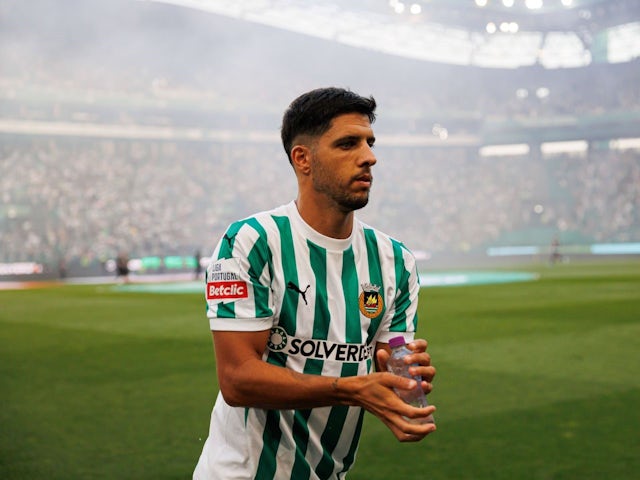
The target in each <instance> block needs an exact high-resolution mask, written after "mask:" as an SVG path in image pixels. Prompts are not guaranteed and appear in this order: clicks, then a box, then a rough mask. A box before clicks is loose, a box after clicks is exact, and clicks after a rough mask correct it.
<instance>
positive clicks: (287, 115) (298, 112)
mask: <svg viewBox="0 0 640 480" xmlns="http://www.w3.org/2000/svg"><path fill="white" fill-rule="evenodd" d="M375 110H376V101H375V99H374V98H373V97H369V98H366V97H361V96H360V95H358V94H356V93H354V92H352V91H350V90H346V89H344V88H335V87H329V88H318V89H315V90H311V91H310V92H307V93H304V94H302V95H300V96H299V97H298V98H296V99H295V100H294V101H293V102H291V105H289V108H287V110H286V111H285V112H284V116H283V118H282V127H281V129H280V136H281V138H282V146H283V147H284V150H285V152H287V157H288V158H289V163H291V149H292V148H293V141H294V140H295V138H296V137H297V136H299V135H311V136H318V135H322V134H323V133H325V132H326V131H327V130H329V128H330V127H331V121H332V120H333V119H334V118H335V117H337V116H338V115H343V114H345V113H361V114H363V115H366V116H367V117H369V122H370V123H373V122H375V120H376V114H375Z"/></svg>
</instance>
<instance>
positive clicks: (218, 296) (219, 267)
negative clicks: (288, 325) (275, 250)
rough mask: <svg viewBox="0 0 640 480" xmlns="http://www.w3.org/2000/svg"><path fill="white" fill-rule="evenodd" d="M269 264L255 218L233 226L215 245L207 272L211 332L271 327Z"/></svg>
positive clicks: (266, 250)
mask: <svg viewBox="0 0 640 480" xmlns="http://www.w3.org/2000/svg"><path fill="white" fill-rule="evenodd" d="M271 265H272V262H271V255H270V250H269V246H268V242H267V238H266V233H265V232H264V230H263V229H262V227H261V226H260V224H259V223H258V222H257V221H256V220H255V219H248V220H244V221H241V222H236V223H234V224H232V225H231V226H230V227H229V228H228V229H227V231H226V232H225V234H224V235H223V237H222V238H221V239H220V241H219V242H218V245H217V246H216V249H215V251H214V254H213V256H212V257H211V262H210V263H209V266H208V268H207V272H206V291H205V297H206V301H207V317H208V319H209V325H210V328H211V330H232V331H260V330H266V329H268V328H271V326H272V323H273V316H274V305H273V295H272V294H271V288H270V284H271V270H272V267H271Z"/></svg>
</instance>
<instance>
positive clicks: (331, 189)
mask: <svg viewBox="0 0 640 480" xmlns="http://www.w3.org/2000/svg"><path fill="white" fill-rule="evenodd" d="M317 173H321V174H320V175H318V174H317ZM324 173H325V172H324V171H322V172H318V171H316V175H314V177H313V188H314V189H315V190H316V191H317V192H319V193H322V194H324V195H326V196H327V197H328V198H329V199H331V200H332V201H333V203H335V204H336V205H337V206H338V208H340V210H342V211H343V212H345V213H349V212H352V211H354V210H359V209H361V208H363V207H364V206H366V205H367V203H369V190H364V191H362V192H361V193H351V192H349V191H348V188H349V184H350V183H349V184H348V185H346V186H343V185H341V184H339V183H337V182H336V181H335V179H331V178H328V177H327V176H326V175H324ZM351 181H352V180H350V181H349V182H351Z"/></svg>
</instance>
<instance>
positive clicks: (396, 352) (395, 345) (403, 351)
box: [387, 337, 434, 423]
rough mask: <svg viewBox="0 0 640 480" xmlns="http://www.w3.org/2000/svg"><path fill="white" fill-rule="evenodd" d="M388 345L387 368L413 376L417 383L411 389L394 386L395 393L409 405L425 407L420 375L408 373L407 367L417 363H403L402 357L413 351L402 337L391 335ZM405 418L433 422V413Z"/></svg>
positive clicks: (420, 421)
mask: <svg viewBox="0 0 640 480" xmlns="http://www.w3.org/2000/svg"><path fill="white" fill-rule="evenodd" d="M389 346H390V347H391V357H390V358H389V361H388V362H387V370H388V371H389V372H391V373H393V374H394V375H399V376H401V377H406V378H413V379H414V380H415V381H416V382H417V383H418V384H417V385H416V387H415V388H414V389H412V390H400V389H396V388H394V390H395V392H396V394H398V396H399V397H400V398H401V399H402V400H404V401H405V402H406V403H408V404H409V405H412V406H414V407H418V408H422V407H426V406H427V405H429V404H428V403H427V397H426V396H425V394H424V391H423V390H422V376H420V375H411V374H410V373H409V367H412V366H417V365H418V364H417V363H413V364H410V365H407V364H406V363H404V357H405V356H406V355H409V354H411V353H413V352H412V351H411V350H409V349H408V348H407V344H406V342H405V340H404V337H393V338H392V339H391V340H389ZM405 418H406V417H405ZM407 420H409V421H410V422H415V423H434V419H433V415H429V416H428V417H426V418H411V419H410V418H407Z"/></svg>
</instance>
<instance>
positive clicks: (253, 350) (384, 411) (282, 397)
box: [213, 330, 435, 441]
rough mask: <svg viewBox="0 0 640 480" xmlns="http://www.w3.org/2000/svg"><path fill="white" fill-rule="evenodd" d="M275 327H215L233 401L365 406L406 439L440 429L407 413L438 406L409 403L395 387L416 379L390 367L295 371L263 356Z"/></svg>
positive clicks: (225, 389)
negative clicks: (357, 372)
mask: <svg viewBox="0 0 640 480" xmlns="http://www.w3.org/2000/svg"><path fill="white" fill-rule="evenodd" d="M268 337H269V330H263V331H258V332H235V331H214V332H213V341H214V348H215V354H216V367H217V372H218V382H219V385H220V390H221V392H222V396H223V397H224V399H225V401H226V402H227V403H228V404H229V405H232V406H239V407H255V408H263V409H305V408H315V407H326V406H332V405H353V406H361V407H363V408H365V409H366V410H368V411H369V412H371V413H373V414H374V415H376V416H377V417H378V418H380V420H381V421H382V422H383V423H384V424H385V425H387V427H388V428H389V429H390V430H391V431H392V432H393V433H394V435H395V436H396V438H398V439H399V440H400V441H417V440H421V439H422V438H424V436H426V435H428V434H429V433H431V432H432V431H433V430H435V426H434V425H433V424H414V423H411V422H408V421H407V420H405V418H403V417H409V418H417V417H427V416H428V415H430V414H432V413H433V411H434V410H435V408H434V407H426V408H423V409H418V408H415V407H412V406H410V405H407V404H406V403H404V402H403V401H402V400H400V398H399V397H398V396H397V395H396V394H395V392H394V391H393V388H394V387H395V388H405V389H408V388H412V386H413V385H414V384H415V381H413V380H409V379H406V378H402V377H398V376H395V375H392V374H390V373H372V374H369V375H361V376H354V377H342V378H338V377H325V376H320V375H307V374H302V373H298V372H294V371H293V370H290V369H288V368H283V367H278V366H276V365H271V364H269V363H267V362H265V361H263V360H262V354H263V352H264V349H265V346H266V343H267V340H268Z"/></svg>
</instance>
